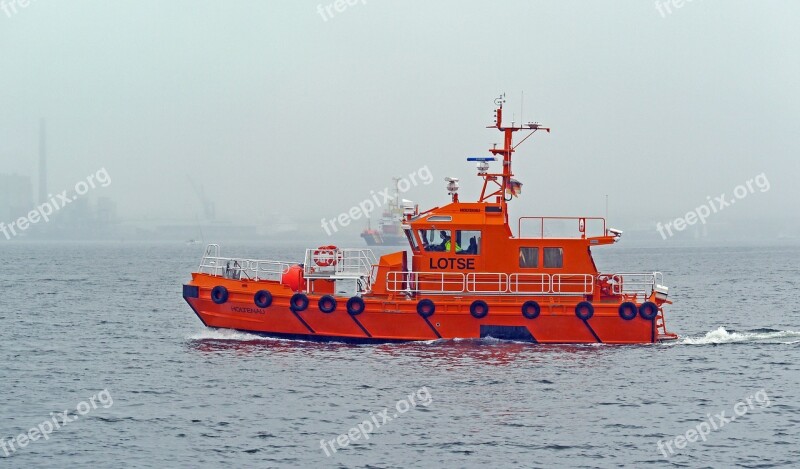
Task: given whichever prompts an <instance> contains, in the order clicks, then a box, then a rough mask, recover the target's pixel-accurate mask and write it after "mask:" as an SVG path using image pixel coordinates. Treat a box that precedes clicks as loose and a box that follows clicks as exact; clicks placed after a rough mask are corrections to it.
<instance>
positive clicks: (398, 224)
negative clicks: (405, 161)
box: [361, 178, 408, 246]
mask: <svg viewBox="0 0 800 469" xmlns="http://www.w3.org/2000/svg"><path fill="white" fill-rule="evenodd" d="M400 179H401V178H392V180H393V181H394V197H392V200H390V201H389V203H388V204H386V207H385V208H384V209H383V213H382V214H381V218H380V220H379V221H378V229H375V230H374V229H372V222H371V220H369V219H368V220H367V229H366V230H364V231H362V232H361V237H362V238H364V241H366V242H367V246H403V245H405V244H406V243H408V239H407V238H406V236H405V234H403V207H401V206H400V189H399V187H398V184H399V181H400Z"/></svg>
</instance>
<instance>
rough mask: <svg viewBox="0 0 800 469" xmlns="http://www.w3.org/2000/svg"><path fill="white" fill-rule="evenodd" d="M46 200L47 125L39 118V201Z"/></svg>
mask: <svg viewBox="0 0 800 469" xmlns="http://www.w3.org/2000/svg"><path fill="white" fill-rule="evenodd" d="M45 202H47V127H46V126H45V122H44V119H40V120H39V203H40V204H43V203H45Z"/></svg>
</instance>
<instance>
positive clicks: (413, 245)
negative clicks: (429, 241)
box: [404, 230, 419, 252]
mask: <svg viewBox="0 0 800 469" xmlns="http://www.w3.org/2000/svg"><path fill="white" fill-rule="evenodd" d="M404 231H405V232H406V238H408V243H409V244H410V245H411V250H412V251H414V252H419V244H417V238H415V237H414V233H413V232H412V231H411V230H404Z"/></svg>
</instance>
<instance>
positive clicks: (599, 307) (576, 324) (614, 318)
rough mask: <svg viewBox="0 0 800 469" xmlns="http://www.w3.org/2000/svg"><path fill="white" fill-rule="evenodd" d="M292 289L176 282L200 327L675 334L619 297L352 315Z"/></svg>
mask: <svg viewBox="0 0 800 469" xmlns="http://www.w3.org/2000/svg"><path fill="white" fill-rule="evenodd" d="M215 286H224V287H225V288H226V289H227V290H228V291H229V292H230V296H229V298H228V300H227V301H226V302H225V303H223V304H218V303H215V302H214V301H213V300H212V298H211V290H212V288H214V287H215ZM259 290H268V291H270V292H271V293H272V295H273V300H272V304H271V305H270V306H268V307H266V308H259V307H258V306H256V305H255V304H254V302H253V295H254V294H255V292H257V291H259ZM293 293H294V292H293V291H292V290H291V289H289V288H287V287H285V286H283V285H281V284H279V283H277V282H271V281H239V280H230V279H222V278H219V277H214V276H211V275H206V274H194V275H193V280H192V282H190V283H189V284H187V285H184V292H183V296H184V298H185V300H186V302H187V303H188V304H189V305H190V306H191V308H192V309H193V310H194V312H195V313H196V314H197V316H198V317H199V318H200V320H201V321H202V322H203V324H204V325H206V326H207V327H213V328H224V329H236V330H241V331H247V332H251V333H256V334H261V335H265V336H272V337H288V338H301V339H308V340H320V341H343V342H395V341H419V340H437V339H454V338H465V339H478V338H484V337H494V338H498V339H508V340H518V341H527V342H536V343H552V344H558V343H571V344H575V343H607V344H640V343H652V342H657V341H661V340H668V339H673V338H675V337H674V336H672V335H671V334H670V335H666V336H665V335H663V334H661V335H660V334H658V332H657V328H656V319H652V320H646V319H643V318H641V317H639V316H636V317H634V318H633V319H629V320H626V319H623V318H621V317H620V315H619V314H618V307H619V303H595V304H594V308H595V312H594V315H593V316H592V317H591V318H589V319H587V320H582V319H580V318H578V317H577V316H576V314H575V312H574V308H575V305H576V304H577V303H578V302H580V301H581V300H582V297H579V296H578V297H559V298H554V299H553V301H550V300H549V299H547V298H535V297H513V298H510V297H496V298H495V300H494V301H492V298H487V304H488V305H489V313H488V314H487V315H486V316H485V317H483V318H480V319H477V318H475V317H473V316H472V315H471V314H470V312H469V306H470V301H468V300H464V299H463V298H456V297H446V296H441V295H436V296H430V297H428V298H429V299H432V300H433V301H434V303H435V307H436V309H435V312H434V313H433V314H432V315H431V316H430V317H427V318H426V317H423V316H421V315H420V314H418V313H417V310H416V306H417V303H418V299H417V300H406V299H396V298H395V299H389V298H388V297H383V298H381V297H376V296H373V297H369V296H365V297H364V303H365V309H364V311H363V312H362V313H360V314H358V315H351V314H349V313H348V312H347V310H346V308H345V306H344V301H345V300H346V299H342V300H340V301H339V302H338V304H337V308H336V309H335V310H334V311H333V312H330V313H324V312H322V311H321V310H320V308H319V305H318V301H319V299H320V298H321V297H322V296H323V295H316V294H311V295H308V300H309V303H308V307H307V309H305V310H303V311H297V310H293V309H292V308H290V298H291V296H292V295H293ZM529 299H536V300H537V301H538V302H539V303H540V304H541V313H540V315H539V316H538V317H536V318H534V319H528V318H526V317H524V316H523V315H522V313H521V309H520V308H521V305H522V303H523V302H524V301H526V300H529Z"/></svg>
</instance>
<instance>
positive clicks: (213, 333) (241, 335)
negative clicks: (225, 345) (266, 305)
mask: <svg viewBox="0 0 800 469" xmlns="http://www.w3.org/2000/svg"><path fill="white" fill-rule="evenodd" d="M186 339H188V340H231V341H238V342H253V341H256V340H258V341H261V340H264V337H261V336H259V335H256V334H248V333H247V332H239V331H234V330H230V329H204V330H202V331H199V332H197V333H195V334H192V335H190V336H188V337H186Z"/></svg>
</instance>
